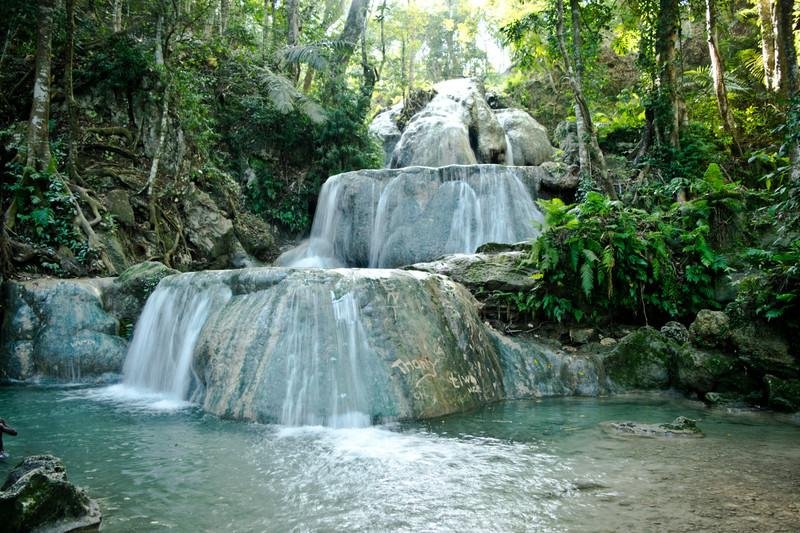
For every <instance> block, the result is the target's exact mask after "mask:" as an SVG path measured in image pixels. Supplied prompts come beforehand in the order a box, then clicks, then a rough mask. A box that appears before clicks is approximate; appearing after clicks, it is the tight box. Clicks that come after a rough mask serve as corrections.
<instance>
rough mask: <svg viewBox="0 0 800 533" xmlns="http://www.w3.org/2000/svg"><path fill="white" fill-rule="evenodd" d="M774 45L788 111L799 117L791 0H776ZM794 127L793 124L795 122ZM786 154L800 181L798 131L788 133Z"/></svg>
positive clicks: (799, 86)
mask: <svg viewBox="0 0 800 533" xmlns="http://www.w3.org/2000/svg"><path fill="white" fill-rule="evenodd" d="M776 12H777V17H776V18H777V24H776V25H775V26H776V34H777V48H778V55H779V58H780V69H781V72H780V78H781V82H780V83H781V85H780V89H781V91H782V92H783V94H784V95H785V96H786V99H787V101H788V113H787V115H788V116H789V117H791V119H793V120H796V121H800V66H798V64H797V50H796V48H795V30H796V28H795V19H794V0H777V9H776ZM795 128H796V126H795ZM788 145H789V146H788V148H789V157H790V159H791V162H792V171H791V177H792V181H794V182H795V183H800V133H798V132H797V131H796V129H795V131H791V132H790V133H789V142H788Z"/></svg>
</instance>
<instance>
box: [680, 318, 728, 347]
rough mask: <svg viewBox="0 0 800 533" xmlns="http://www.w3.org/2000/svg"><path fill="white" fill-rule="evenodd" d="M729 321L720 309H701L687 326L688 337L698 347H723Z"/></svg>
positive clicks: (726, 339) (726, 342)
mask: <svg viewBox="0 0 800 533" xmlns="http://www.w3.org/2000/svg"><path fill="white" fill-rule="evenodd" d="M730 326H731V321H730V318H728V315H726V314H725V313H723V312H722V311H712V310H710V309H701V310H700V311H699V312H698V313H697V317H696V318H695V319H694V322H692V324H691V325H690V326H689V338H690V339H691V341H692V343H693V344H694V345H695V346H698V347H700V348H725V347H726V346H728V333H729V331H730Z"/></svg>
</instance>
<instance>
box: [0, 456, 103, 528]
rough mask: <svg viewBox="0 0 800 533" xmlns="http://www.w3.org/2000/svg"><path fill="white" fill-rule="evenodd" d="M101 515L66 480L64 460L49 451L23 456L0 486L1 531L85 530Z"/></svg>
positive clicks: (94, 526) (85, 497) (98, 520)
mask: <svg viewBox="0 0 800 533" xmlns="http://www.w3.org/2000/svg"><path fill="white" fill-rule="evenodd" d="M101 519H102V515H101V513H100V508H99V507H98V505H97V502H95V501H94V500H92V499H90V498H89V497H88V496H87V495H86V493H85V492H84V491H83V490H82V489H80V488H78V487H76V486H75V485H73V484H72V483H70V482H69V481H67V472H66V469H65V467H64V463H63V462H62V461H61V460H60V459H59V458H57V457H54V456H52V455H34V456H30V457H26V458H25V459H24V460H23V461H22V462H21V463H19V464H18V465H17V466H16V467H15V468H14V470H12V471H11V472H10V473H9V475H8V478H7V479H6V481H5V483H4V484H3V486H2V488H0V529H2V530H3V531H8V532H16V531H19V532H22V531H31V530H36V531H48V532H62V531H64V532H65V531H76V530H86V529H94V528H97V527H98V526H99V525H100V521H101Z"/></svg>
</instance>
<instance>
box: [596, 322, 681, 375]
mask: <svg viewBox="0 0 800 533" xmlns="http://www.w3.org/2000/svg"><path fill="white" fill-rule="evenodd" d="M674 348H675V346H674V345H673V344H672V343H671V342H670V341H669V340H668V339H667V338H666V337H664V336H663V335H661V333H659V332H658V331H656V330H655V329H653V328H651V327H649V326H645V327H643V328H640V329H638V330H637V331H634V332H633V333H630V334H628V335H626V336H625V337H623V338H622V339H621V340H620V341H619V342H618V343H617V345H616V346H615V347H614V348H613V349H612V350H611V352H609V353H608V355H606V357H605V359H604V361H603V363H604V365H605V369H606V373H607V374H608V377H609V378H610V379H611V380H612V382H613V383H615V384H617V385H621V386H622V387H625V388H634V389H661V388H666V387H668V386H669V385H670V368H671V366H672V362H673V359H674Z"/></svg>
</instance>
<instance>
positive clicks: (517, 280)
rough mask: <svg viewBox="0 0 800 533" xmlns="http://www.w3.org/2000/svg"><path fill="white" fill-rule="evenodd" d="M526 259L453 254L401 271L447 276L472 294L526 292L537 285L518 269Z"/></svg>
mask: <svg viewBox="0 0 800 533" xmlns="http://www.w3.org/2000/svg"><path fill="white" fill-rule="evenodd" d="M528 246H530V245H528ZM527 256H528V254H527V253H525V252H500V253H478V254H455V255H446V256H444V257H442V258H440V259H437V260H436V261H431V262H428V263H415V264H413V265H411V266H408V267H405V268H406V269H410V270H421V271H423V272H430V273H432V274H441V275H443V276H447V277H448V278H450V279H452V280H453V281H457V282H458V283H461V284H462V285H464V286H465V287H466V288H467V289H469V290H470V292H472V293H473V294H476V293H478V292H481V293H482V292H487V291H489V292H491V291H506V292H508V291H513V292H517V291H530V290H533V289H534V288H535V287H536V286H537V283H538V282H537V280H535V279H534V278H533V277H532V274H533V271H532V270H530V269H526V268H522V267H520V262H521V261H522V260H523V259H524V258H526V257H527Z"/></svg>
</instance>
